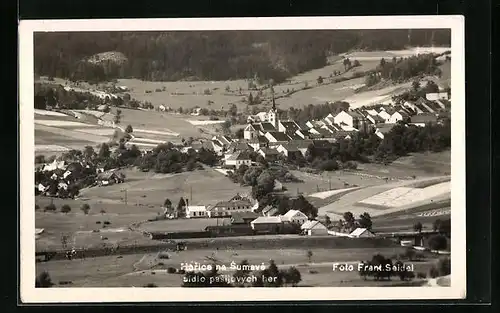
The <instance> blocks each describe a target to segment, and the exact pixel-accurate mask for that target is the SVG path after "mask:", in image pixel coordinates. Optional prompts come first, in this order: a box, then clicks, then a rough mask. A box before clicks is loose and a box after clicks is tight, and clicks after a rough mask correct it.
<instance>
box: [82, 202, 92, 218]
mask: <svg viewBox="0 0 500 313" xmlns="http://www.w3.org/2000/svg"><path fill="white" fill-rule="evenodd" d="M80 210H82V211H83V213H84V214H85V215H87V214H89V211H90V205H88V204H87V203H84V204H82V207H81V208H80Z"/></svg>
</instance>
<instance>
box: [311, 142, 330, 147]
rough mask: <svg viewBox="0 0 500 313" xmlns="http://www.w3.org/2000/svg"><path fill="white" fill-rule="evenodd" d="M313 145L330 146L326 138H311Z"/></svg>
mask: <svg viewBox="0 0 500 313" xmlns="http://www.w3.org/2000/svg"><path fill="white" fill-rule="evenodd" d="M313 145H314V146H315V147H316V148H330V147H331V144H330V142H329V141H328V140H313Z"/></svg>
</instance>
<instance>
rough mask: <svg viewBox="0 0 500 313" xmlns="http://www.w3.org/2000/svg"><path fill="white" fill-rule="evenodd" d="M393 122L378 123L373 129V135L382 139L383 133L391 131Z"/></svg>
mask: <svg viewBox="0 0 500 313" xmlns="http://www.w3.org/2000/svg"><path fill="white" fill-rule="evenodd" d="M394 125H395V124H378V125H377V128H376V129H375V135H377V136H378V137H379V138H380V139H384V137H385V134H387V133H388V132H390V131H391V129H392V128H393V127H394Z"/></svg>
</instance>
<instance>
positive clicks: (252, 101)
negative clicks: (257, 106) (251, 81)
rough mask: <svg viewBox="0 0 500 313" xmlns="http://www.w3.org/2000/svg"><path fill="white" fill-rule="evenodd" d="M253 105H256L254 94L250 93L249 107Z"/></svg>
mask: <svg viewBox="0 0 500 313" xmlns="http://www.w3.org/2000/svg"><path fill="white" fill-rule="evenodd" d="M253 104H254V100H253V95H252V93H250V94H249V95H248V105H253Z"/></svg>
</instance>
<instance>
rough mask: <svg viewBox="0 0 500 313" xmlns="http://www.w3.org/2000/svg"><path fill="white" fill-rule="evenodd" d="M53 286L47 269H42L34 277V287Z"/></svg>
mask: <svg viewBox="0 0 500 313" xmlns="http://www.w3.org/2000/svg"><path fill="white" fill-rule="evenodd" d="M52 286H54V283H52V279H51V278H50V274H49V272H47V271H43V272H41V273H40V274H38V276H37V277H36V280H35V288H50V287H52Z"/></svg>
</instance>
